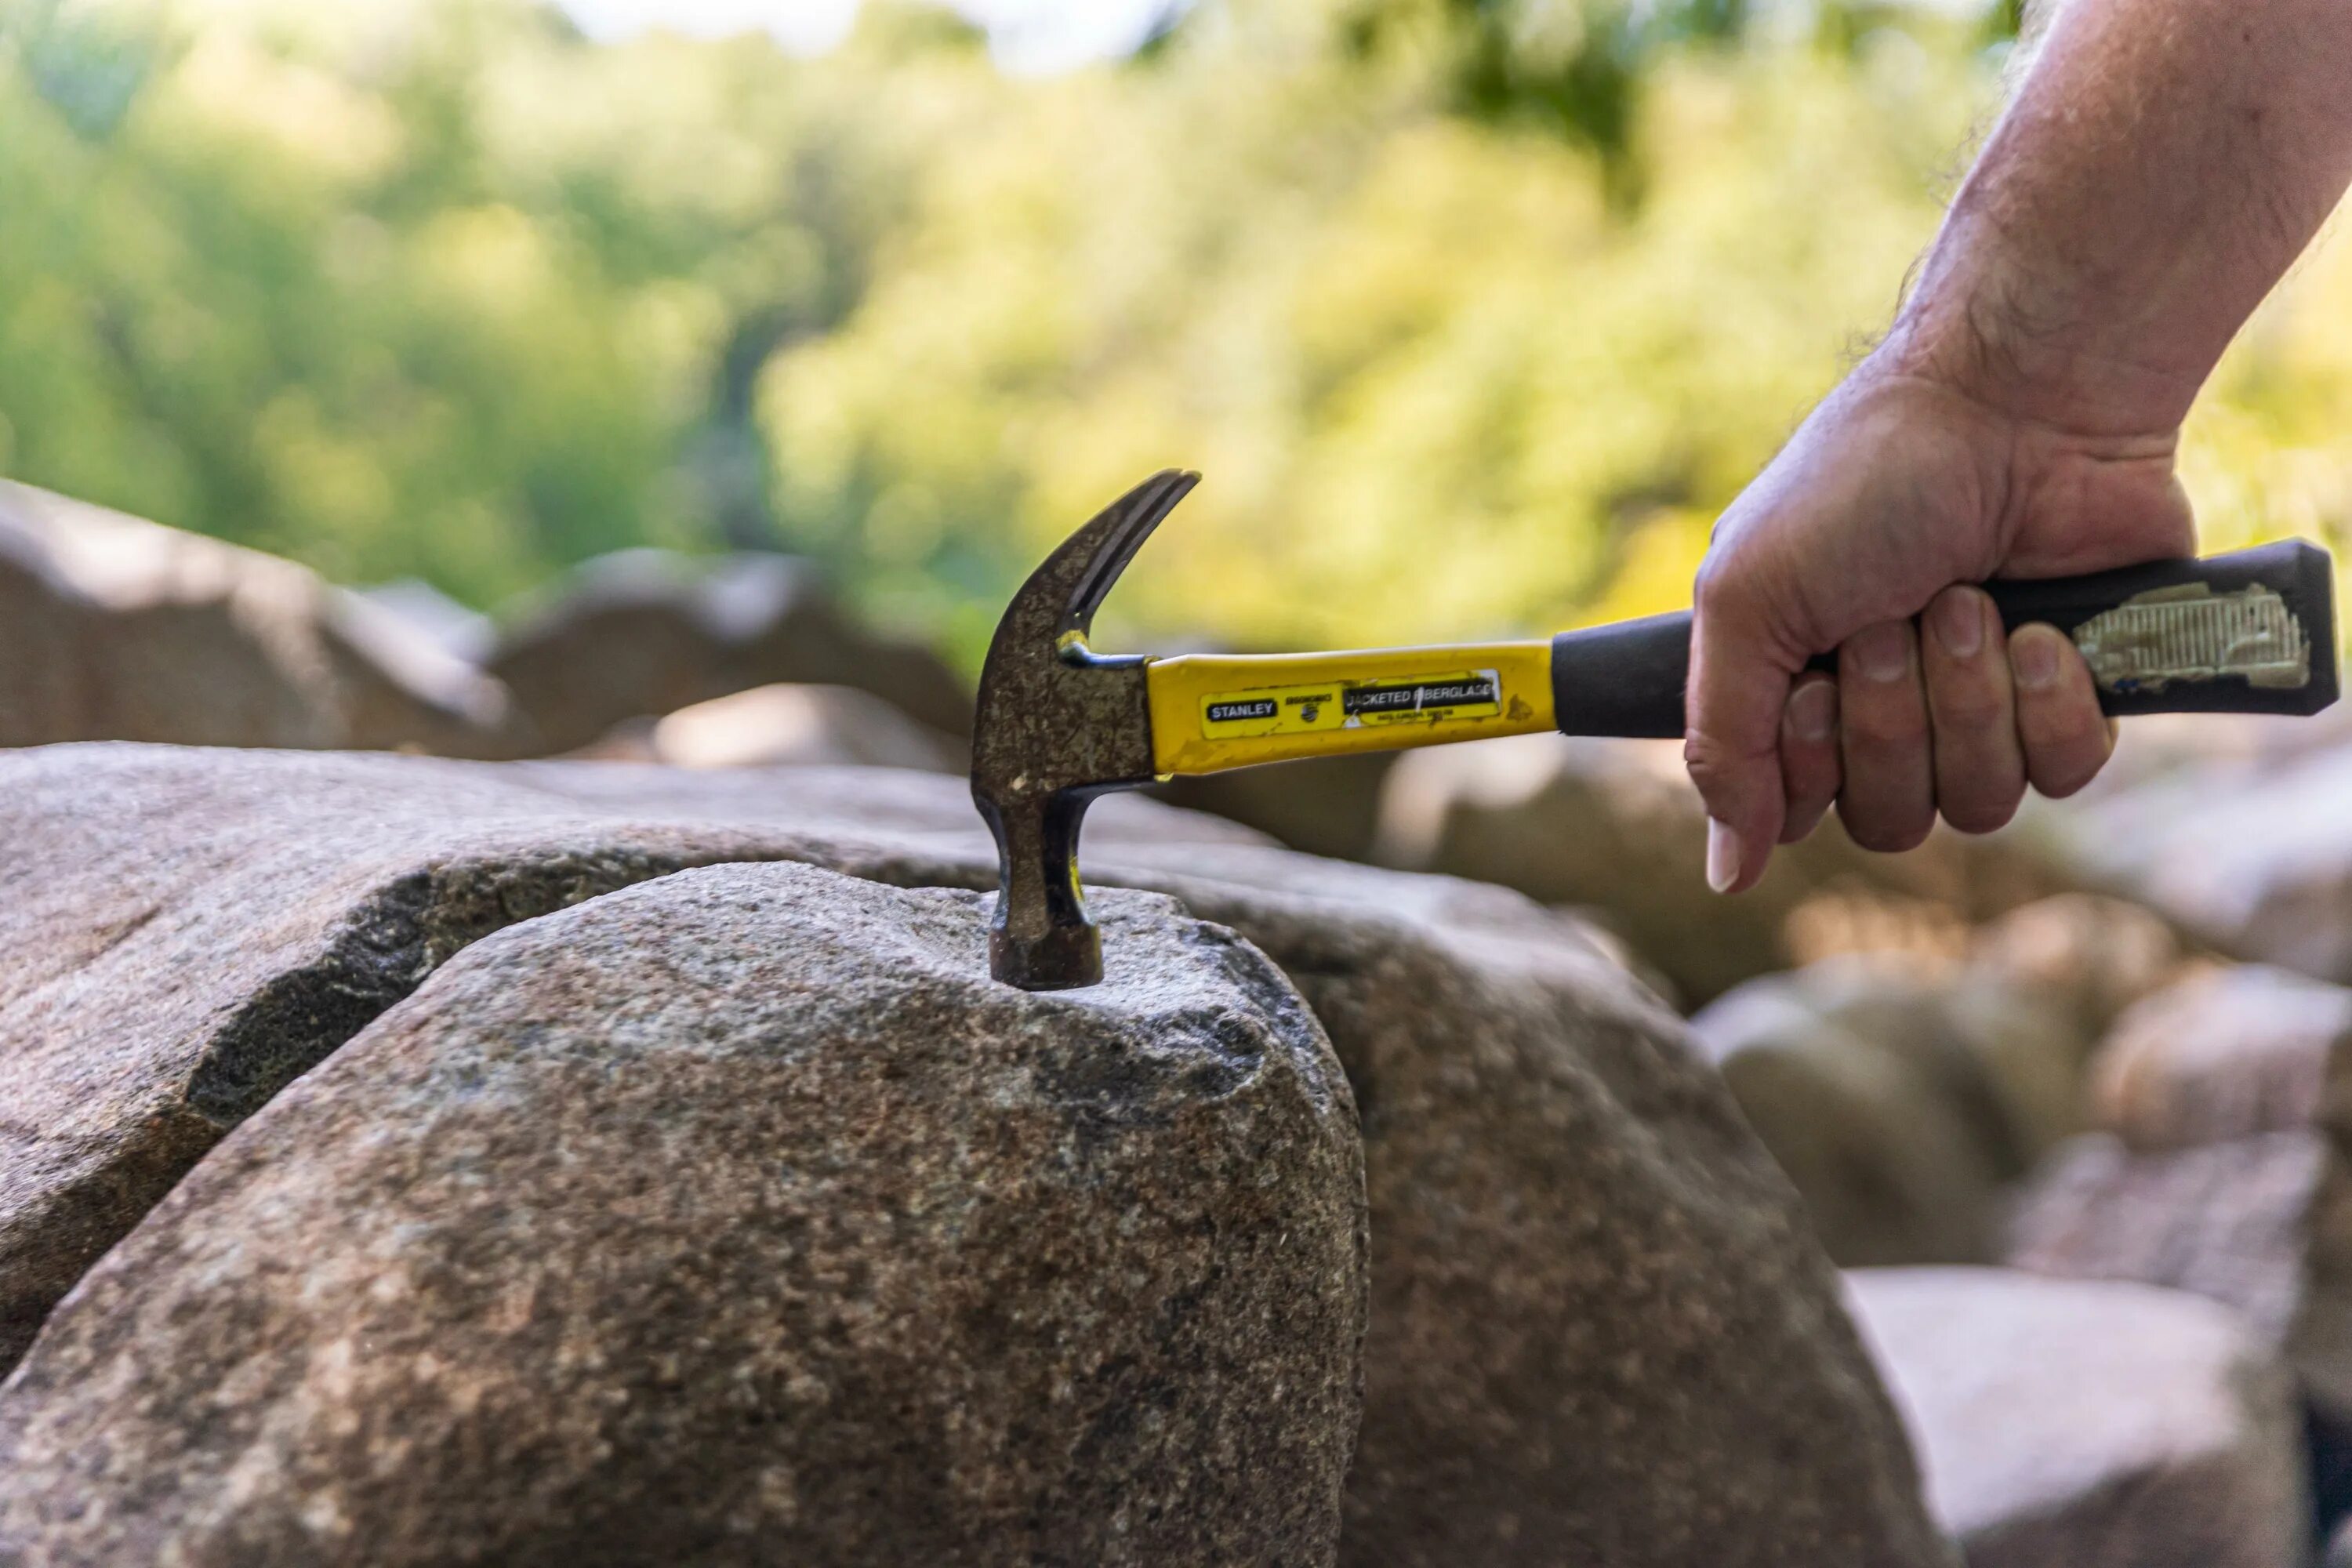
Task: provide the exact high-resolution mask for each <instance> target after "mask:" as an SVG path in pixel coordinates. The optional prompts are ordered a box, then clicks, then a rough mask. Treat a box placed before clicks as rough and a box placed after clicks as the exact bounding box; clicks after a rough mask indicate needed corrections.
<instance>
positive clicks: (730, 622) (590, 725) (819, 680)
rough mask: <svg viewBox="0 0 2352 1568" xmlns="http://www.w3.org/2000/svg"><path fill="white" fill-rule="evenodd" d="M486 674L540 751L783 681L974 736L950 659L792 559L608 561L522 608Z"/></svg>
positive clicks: (645, 554) (654, 556) (634, 553)
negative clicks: (829, 690) (901, 633)
mask: <svg viewBox="0 0 2352 1568" xmlns="http://www.w3.org/2000/svg"><path fill="white" fill-rule="evenodd" d="M488 671H489V673H490V674H491V675H493V676H495V677H496V678H497V679H499V680H501V681H503V682H505V683H506V686H507V688H508V689H509V690H510V691H511V692H512V693H513V694H514V699H515V702H516V705H517V706H518V707H519V708H520V710H521V711H522V713H523V714H524V715H525V716H526V718H527V719H528V721H529V722H530V728H531V732H532V735H533V740H534V750H535V751H537V752H541V753H546V752H569V751H574V750H577V749H578V748H580V747H583V746H586V745H589V744H591V743H593V742H595V741H596V740H597V739H599V738H600V737H602V736H603V735H604V733H605V732H606V731H610V730H611V729H612V728H613V727H614V725H615V724H619V723H622V722H624V721H628V720H631V719H648V718H658V717H660V716H661V715H663V714H665V713H670V712H674V711H676V710H678V709H680V708H685V707H688V706H691V705H692V704H694V703H698V702H707V701H709V700H710V699H712V698H714V697H724V696H727V695H729V694H730V693H732V692H737V691H746V690H749V689H751V688H753V687H756V686H767V685H772V684H774V683H777V682H793V683H796V684H821V685H829V686H847V687H853V688H855V689H858V690H861V691H867V692H871V693H873V694H874V695H875V696H877V697H879V698H881V699H882V700H885V701H887V702H889V703H890V704H892V705H893V706H895V707H897V708H898V709H899V710H902V711H904V712H905V713H906V714H907V715H908V717H909V718H912V719H913V720H915V721H917V722H918V723H922V724H928V725H929V726H930V727H931V728H933V729H935V730H940V731H945V732H946V733H948V734H950V735H955V736H966V735H969V734H970V733H971V693H970V691H969V690H967V689H966V688H965V687H964V685H963V683H962V682H961V680H960V679H957V677H956V676H955V674H954V673H953V672H952V671H950V669H949V668H948V667H947V665H946V664H945V663H944V662H942V661H941V660H940V658H938V657H937V656H935V655H933V654H931V653H930V652H929V651H928V650H926V649H922V648H919V647H915V646H913V645H912V644H909V643H905V642H899V641H896V640H893V639H890V638H887V637H878V636H877V635H875V634H873V633H871V632H869V631H867V630H866V629H865V628H863V627H862V626H858V625H857V624H856V622H855V621H854V620H853V619H852V618H851V617H850V616H848V614H847V613H846V612H845V610H844V609H843V608H842V607H841V605H839V604H837V603H836V602H835V600H834V598H833V597H832V595H830V594H829V593H828V592H827V591H826V590H825V589H824V586H823V585H822V584H820V583H819V582H818V580H817V577H816V574H815V572H814V569H813V568H811V567H810V566H809V565H808V564H807V563H805V562H802V561H797V560H794V559H793V558H792V557H789V556H765V555H734V556H727V557H722V558H719V559H718V560H700V559H696V558H692V557H688V556H683V555H677V554H673V553H671V552H666V551H656V550H630V551H624V552H620V553H618V554H614V555H606V556H600V557H598V558H597V559H596V560H593V561H591V562H589V563H586V564H584V565H583V566H581V567H579V568H578V569H577V570H575V571H574V572H572V573H571V574H568V575H567V576H565V577H562V578H561V579H559V580H557V581H556V582H555V583H554V584H551V585H549V586H548V587H546V588H544V589H542V590H541V591H540V592H538V593H537V594H534V595H531V597H530V600H529V601H528V602H527V603H525V604H523V605H520V606H518V607H517V608H515V609H514V610H513V611H512V612H510V614H509V624H508V626H507V628H506V630H505V631H504V632H503V633H502V634H501V636H500V637H499V644H498V647H496V648H495V649H494V650H493V651H492V653H491V655H490V658H489V661H488Z"/></svg>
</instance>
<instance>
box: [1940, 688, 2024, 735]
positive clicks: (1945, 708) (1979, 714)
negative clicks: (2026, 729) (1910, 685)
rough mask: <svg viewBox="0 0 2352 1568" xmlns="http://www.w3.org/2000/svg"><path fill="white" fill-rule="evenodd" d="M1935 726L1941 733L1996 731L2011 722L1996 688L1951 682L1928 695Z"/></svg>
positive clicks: (2009, 709) (2006, 704) (2009, 711)
mask: <svg viewBox="0 0 2352 1568" xmlns="http://www.w3.org/2000/svg"><path fill="white" fill-rule="evenodd" d="M1928 703H1929V706H1931V707H1932V708H1934V710H1935V711H1936V724H1937V728H1939V729H1944V730H1997V729H2000V728H2002V727H2004V726H2006V725H2009V724H2011V723H2013V722H2014V721H2013V720H2012V719H2011V716H2010V714H2011V708H2010V704H2009V703H2008V702H2007V701H2006V700H2003V698H2002V696H2001V693H2000V689H1998V688H1996V687H1992V686H1987V685H1983V684H1981V683H1979V682H1977V681H1973V680H1971V681H1954V682H1951V683H1949V684H1948V685H1946V686H1944V687H1942V688H1940V689H1931V690H1930V691H1929V692H1928Z"/></svg>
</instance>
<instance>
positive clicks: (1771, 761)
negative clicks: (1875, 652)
mask: <svg viewBox="0 0 2352 1568" xmlns="http://www.w3.org/2000/svg"><path fill="white" fill-rule="evenodd" d="M1793 675H1794V671H1793V670H1792V669H1790V668H1789V667H1788V666H1787V664H1786V663H1785V661H1784V659H1783V658H1782V656H1781V654H1780V649H1779V647H1778V646H1777V639H1775V638H1772V637H1769V636H1766V635H1764V634H1763V632H1762V631H1761V630H1760V629H1759V623H1758V621H1757V619H1756V617H1755V616H1753V615H1752V614H1750V613H1749V610H1748V605H1746V604H1745V603H1743V602H1742V600H1741V598H1740V597H1739V596H1738V595H1732V594H1727V593H1723V592H1714V593H1710V592H1709V591H1708V589H1707V587H1706V585H1705V584H1702V585H1701V588H1700V591H1699V594H1698V603H1697V607H1696V610H1695V611H1694V612H1693V615H1692V617H1691V665H1690V680H1689V684H1688V686H1687V688H1686V689H1685V700H1684V701H1685V709H1684V718H1685V730H1684V738H1683V762H1684V763H1685V765H1686V766H1687V767H1688V768H1689V769H1690V776H1691V783H1693V784H1696V785H1697V786H1698V793H1699V795H1700V797H1701V798H1702V799H1704V800H1705V801H1706V815H1707V846H1706V851H1707V852H1706V879H1707V885H1708V886H1709V887H1711V888H1713V889H1715V890H1716V891H1717V892H1718V893H1727V892H1738V891H1741V890H1744V889H1748V888H1752V887H1754V886H1755V885H1756V880H1757V879H1758V878H1759V877H1761V876H1763V874H1764V866H1765V863H1766V862H1767V861H1768V860H1769V859H1770V858H1771V855H1772V846H1773V845H1774V844H1776V843H1778V842H1779V841H1780V826H1781V817H1782V815H1783V813H1784V812H1785V810H1786V808H1787V800H1786V797H1785V795H1783V792H1782V786H1781V779H1780V714H1781V710H1783V709H1784V708H1786V707H1787V705H1788V701H1789V684H1790V679H1792V677H1793Z"/></svg>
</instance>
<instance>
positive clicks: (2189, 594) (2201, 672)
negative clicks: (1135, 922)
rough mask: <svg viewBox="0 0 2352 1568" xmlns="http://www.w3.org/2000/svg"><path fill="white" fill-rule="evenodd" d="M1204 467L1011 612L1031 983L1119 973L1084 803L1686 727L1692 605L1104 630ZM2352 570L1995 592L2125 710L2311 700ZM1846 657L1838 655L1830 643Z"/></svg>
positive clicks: (2254, 553)
mask: <svg viewBox="0 0 2352 1568" xmlns="http://www.w3.org/2000/svg"><path fill="white" fill-rule="evenodd" d="M1199 482H1200V476H1199V475H1198V474H1192V473H1184V472H1180V471H1178V470H1175V469H1169V470H1166V471H1163V472H1161V473H1158V474H1155V475H1153V476H1152V477H1151V478H1150V479H1146V480H1144V481H1143V483H1141V484H1139V485H1138V486H1136V487H1135V489H1131V490H1129V491H1128V493H1127V494H1125V495H1123V496H1121V497H1120V498H1119V499H1118V500H1116V501H1113V502H1112V503H1111V504H1110V505H1109V506H1108V508H1106V509H1104V510H1103V511H1101V512H1100V513H1099V514H1097V516H1096V517H1095V518H1094V519H1093V520H1092V521H1089V522H1088V523H1087V525H1086V526H1085V527H1083V528H1081V529H1079V530H1078V531H1076V533H1074V534H1072V535H1070V537H1069V538H1068V539H1067V540H1066V541H1064V542H1063V543H1062V545H1061V546H1060V548H1058V549H1056V550H1055V552H1053V553H1052V554H1051V555H1049V556H1047V557H1046V558H1045V563H1044V564H1043V565H1041V566H1039V567H1038V568H1037V570H1036V571H1035V572H1034V573H1032V574H1030V577H1029V580H1028V581H1027V582H1026V583H1024V584H1022V586H1021V590H1020V592H1018V593H1016V594H1015V595H1013V603H1012V604H1011V605H1008V606H1007V607H1006V608H1005V611H1004V617H1003V620H1002V621H1000V622H999V623H998V624H997V627H996V636H995V638H994V639H993V640H992V642H991V643H990V644H989V648H988V662H987V664H986V665H985V667H984V668H982V672H981V678H980V702H979V710H978V712H977V713H976V714H975V715H974V718H973V729H972V746H971V794H972V799H973V800H974V801H976V802H977V803H978V804H979V806H980V814H981V816H983V817H985V818H986V819H987V821H988V826H989V828H990V830H991V831H992V833H994V834H995V836H996V854H997V875H998V884H997V897H996V910H995V914H994V916H993V918H992V921H991V923H990V927H989V942H988V961H989V968H990V971H991V973H993V974H994V975H995V976H996V978H997V979H999V980H1001V981H1003V982H1004V983H1005V984H1011V985H1017V986H1020V987H1021V988H1022V989H1024V990H1027V991H1056V990H1065V989H1067V988H1070V987H1073V986H1080V985H1092V984H1095V983H1096V982H1097V981H1098V980H1100V979H1101V978H1102V935H1101V933H1100V931H1097V929H1096V927H1095V925H1094V922H1093V921H1091V920H1089V919H1088V918H1087V906H1086V899H1085V896H1084V893H1083V891H1082V889H1080V888H1079V885H1078V824H1079V821H1080V819H1081V818H1082V817H1084V816H1085V815H1086V809H1087V802H1089V801H1091V800H1093V799H1094V797H1095V796H1097V795H1102V794H1104V793H1105V792H1107V791H1109V790H1116V789H1133V788H1136V787H1137V786H1139V785H1141V784H1150V783H1152V782H1153V781H1154V780H1160V779H1168V778H1172V777H1174V776H1176V775H1177V774H1180V773H1221V772H1223V771H1224V770H1225V769H1228V768H1241V767H1249V766H1252V765H1254V764H1255V763H1276V762H1283V761H1286V760H1289V759H1292V758H1297V757H1328V756H1336V755H1339V753H1341V752H1388V751H1399V750H1402V749H1403V748H1405V747H1409V746H1434V745H1444V744H1445V743H1447V742H1454V741H1475V740H1483V739H1485V738H1486V737H1488V736H1494V735H1524V734H1530V733H1535V732H1538V731H1545V730H1555V729H1556V730H1559V731H1562V732H1563V733H1566V734H1570V735H1619V736H1647V737H1659V738H1672V737H1679V736H1680V735H1681V734H1682V732H1683V684H1684V681H1685V678H1686V676H1687V674H1688V672H1689V668H1690V632H1691V617H1690V612H1689V611H1687V610H1683V611H1676V612H1675V613H1673V614H1670V615H1663V616H1648V617H1646V618H1644V619H1642V620H1634V621H1622V622H1619V623H1617V624H1615V625H1613V626H1592V627H1589V628H1586V629H1584V630H1580V631H1571V632H1563V633H1561V634H1560V635H1559V636H1558V637H1552V638H1550V639H1549V640H1543V639H1536V640H1530V641H1525V642H1497V643H1462V644H1447V645H1444V646H1441V647H1405V648H1379V649H1371V650H1367V651H1361V652H1355V653H1295V654H1238V655H1237V654H1187V655H1184V656H1181V657H1180V658H1144V657H1141V656H1139V655H1133V654H1099V653H1097V652H1095V651H1094V650H1093V649H1092V648H1090V647H1087V636H1088V634H1089V633H1090V631H1091V630H1092V627H1093V624H1094V615H1095V611H1096V609H1097V607H1098V606H1100V605H1101V604H1102V602H1103V598H1104V596H1105V595H1108V593H1109V592H1110V589H1111V584H1114V583H1116V582H1118V574H1119V573H1120V572H1122V571H1124V570H1125V569H1126V566H1127V563H1128V562H1129V560H1130V559H1132V558H1133V557H1134V555H1135V552H1136V551H1137V550H1139V548H1141V547H1142V544H1143V542H1144V541H1145V540H1146V539H1149V538H1150V536H1151V531H1152V530H1153V529H1154V528H1156V527H1158V526H1159V524H1160V520H1161V519H1162V518H1164V517H1166V516H1167V515H1168V514H1169V512H1171V510H1174V509H1175V506H1176V503H1177V502H1178V501H1181V500H1183V499H1184V497H1185V495H1186V494H1187V493H1188V492H1190V491H1191V489H1192V487H1193V486H1194V485H1195V484H1197V483H1199ZM2334 580H2335V574H2334V569H2333V566H2332V564H2331V563H2330V562H2329V560H2328V556H2327V552H2326V551H2324V550H2321V549H2318V548H2317V547H2315V546H2314V545H2311V544H2306V543H2305V542H2302V541H2300V540H2286V541H2283V542H2278V543H2275V544H2265V545H2262V546H2259V547H2257V548H2255V549H2252V550H2241V551H2238V552H2234V553H2231V554H2228V555H2216V556H2212V557H2210V558H2208V559H2205V560H2201V561H2160V562H2155V563H2149V564H2147V565H2143V566H2127V567H2125V568H2123V569H2122V570H2120V571H2115V572H2101V573H2095V574H2091V575H2088V576H2082V577H2063V578H2049V579H2044V580H2041V581H2035V582H1997V583H1988V584H1985V592H1986V593H1988V594H1989V595H1991V596H1992V601H1993V603H1994V605H1997V606H1998V607H1999V609H2000V618H2001V624H2002V625H2003V626H2010V627H2015V626H2021V625H2023V624H2025V623H2028V622H2035V621H2039V622H2044V623H2047V624H2048V625H2051V626H2055V627H2057V628H2058V629H2059V630H2060V631H2062V632H2064V633H2066V634H2067V635H2068V636H2069V637H2072V638H2073V639H2074V646H2075V647H2077V648H2079V649H2081V650H2082V653H2083V657H2084V659H2085V660H2086V661H2087V662H2088V663H2089V665H2090V668H2091V674H2092V676H2093V678H2094V679H2095V681H2096V682H2097V685H2098V689H2099V705H2100V707H2101V708H2102V709H2104V710H2105V711H2106V712H2107V713H2108V714H2109V715H2111V716H2114V717H2126V716H2129V715H2134V714H2141V713H2186V712H2208V713H2316V712H2318V711H2319V710H2321V709H2323V708H2325V707H2326V706H2327V705H2328V704H2329V703H2331V702H2333V701H2335V700H2336V626H2335V610H2334V604H2333V584H2334ZM1813 667H1814V668H1828V669H1834V668H1836V664H1835V660H1834V658H1833V657H1826V656H1825V657H1824V658H1819V659H1816V660H1814V661H1813Z"/></svg>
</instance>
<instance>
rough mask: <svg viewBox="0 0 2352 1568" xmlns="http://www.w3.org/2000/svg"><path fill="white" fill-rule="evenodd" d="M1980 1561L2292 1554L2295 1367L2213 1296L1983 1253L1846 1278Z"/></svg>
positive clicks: (1943, 1497)
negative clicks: (2043, 1270) (2099, 1279)
mask: <svg viewBox="0 0 2352 1568" xmlns="http://www.w3.org/2000/svg"><path fill="white" fill-rule="evenodd" d="M1847 1285H1848V1292H1849V1300H1851V1302H1852V1304H1853V1310H1854V1314H1855V1316H1856V1317H1857V1318H1858V1319H1859V1320H1860V1321H1861V1324H1862V1328H1863V1335H1864V1339H1865V1340H1866V1341H1867V1342H1869V1343H1870V1344H1871V1346H1872V1348H1873V1350H1874V1352H1875V1353H1876V1355H1877V1357H1878V1360H1879V1364H1880V1366H1881V1368H1882V1369H1883V1370H1884V1371H1885V1374H1886V1378H1887V1381H1888V1383H1889V1384H1891V1385H1892V1387H1893V1388H1894V1390H1895V1398H1896V1401H1897V1403H1898V1404H1899V1405H1901V1406H1902V1408H1903V1410H1904V1414H1905V1416H1906V1421H1907V1422H1908V1424H1909V1426H1910V1427H1911V1431H1912V1434H1913V1436H1914V1439H1915V1441H1916V1443H1917V1446H1918V1449H1919V1454H1920V1458H1921V1463H1922V1465H1923V1467H1924V1468H1925V1469H1926V1471H1927V1491H1928V1496H1929V1499H1930V1500H1931V1502H1932V1503H1933V1505H1934V1508H1935V1510H1936V1512H1937V1517H1938V1518H1939V1519H1940V1520H1941V1521H1942V1522H1943V1523H1944V1525H1945V1527H1946V1528H1947V1529H1948V1530H1949V1531H1951V1532H1952V1534H1953V1535H1954V1536H1955V1537H1957V1538H1958V1541H1959V1542H1960V1546H1961V1549H1962V1551H1963V1552H1965V1553H1966V1555H1967V1558H1968V1562H1969V1568H2294V1565H2295V1564H2297V1563H2302V1562H2303V1561H2304V1560H2305V1531H2306V1530H2307V1529H2308V1522H2307V1515H2306V1512H2305V1505H2304V1484H2303V1472H2302V1453H2301V1441H2302V1438H2301V1430H2300V1419H2299V1415H2298V1412H2297V1410H2296V1407H2295V1404H2294V1395H2293V1393H2292V1389H2291V1386H2290V1382H2289V1379H2288V1377H2287V1375H2286V1373H2285V1372H2284V1369H2283V1368H2282V1367H2281V1366H2280V1365H2279V1363H2278V1361H2277V1359H2276V1357H2275V1355H2274V1354H2273V1353H2272V1352H2271V1351H2270V1350H2269V1348H2268V1347H2267V1346H2265V1345H2264V1344H2263V1342H2261V1340H2260V1339H2259V1337H2258V1336H2255V1335H2253V1334H2252V1333H2250V1332H2248V1331H2246V1329H2245V1328H2244V1327H2243V1326H2242V1324H2240V1323H2239V1322H2238V1321H2235V1320H2234V1319H2233V1318H2232V1317H2231V1314H2230V1313H2229V1312H2227V1311H2225V1310H2222V1309H2221V1308H2219V1307H2217V1306H2215V1305H2213V1304H2212V1303H2211V1302H2209V1301H2203V1300H2198V1299H2197V1298H2195V1297H2193V1296H2187V1295H2182V1294H2179V1293H2178V1292H2174V1291H2166V1290H2156V1289H2147V1288H2146V1287H2142V1286H2134V1285H2115V1284H2091V1283H2084V1282H2082V1281H2072V1280H2063V1281H2062V1280H2049V1279H2034V1278H2032V1276H2030V1275H2021V1274H2014V1273H2010V1272H2008V1271H2005V1270H2001V1269H1985V1268H1916V1269H1912V1268H1900V1269H1862V1270H1857V1271H1855V1272H1854V1273H1852V1274H1850V1275H1848V1276H1847Z"/></svg>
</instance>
